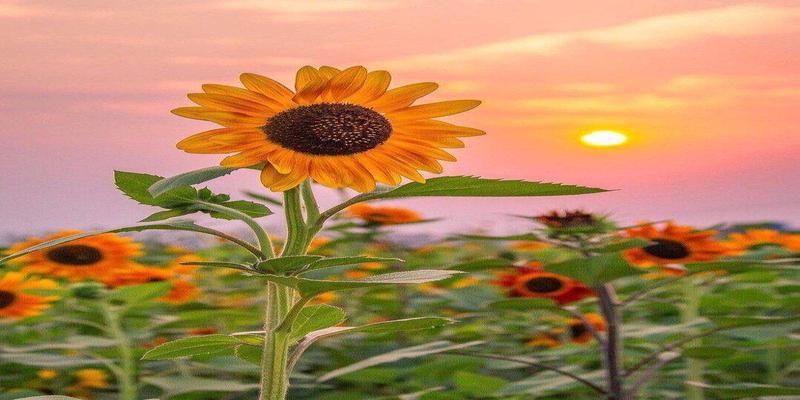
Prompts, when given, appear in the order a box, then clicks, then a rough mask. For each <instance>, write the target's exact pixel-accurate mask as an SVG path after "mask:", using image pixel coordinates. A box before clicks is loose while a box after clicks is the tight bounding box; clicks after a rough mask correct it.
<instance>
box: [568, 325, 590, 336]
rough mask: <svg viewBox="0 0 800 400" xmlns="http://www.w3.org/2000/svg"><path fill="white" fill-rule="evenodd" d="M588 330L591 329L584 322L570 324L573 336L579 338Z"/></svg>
mask: <svg viewBox="0 0 800 400" xmlns="http://www.w3.org/2000/svg"><path fill="white" fill-rule="evenodd" d="M588 331H589V329H588V328H587V327H586V325H584V324H582V323H576V324H571V325H570V326H569V334H570V336H572V337H573V338H579V337H581V336H582V335H583V334H584V333H586V332H588Z"/></svg>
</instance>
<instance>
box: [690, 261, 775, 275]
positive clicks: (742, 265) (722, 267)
mask: <svg viewBox="0 0 800 400" xmlns="http://www.w3.org/2000/svg"><path fill="white" fill-rule="evenodd" d="M684 267H686V269H687V270H689V273H691V274H696V273H700V272H706V271H727V272H741V271H748V270H762V271H763V270H767V271H768V270H771V269H773V268H774V265H771V264H768V263H762V262H757V261H750V260H731V261H711V262H699V263H687V264H684Z"/></svg>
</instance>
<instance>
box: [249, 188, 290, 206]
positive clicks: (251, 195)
mask: <svg viewBox="0 0 800 400" xmlns="http://www.w3.org/2000/svg"><path fill="white" fill-rule="evenodd" d="M244 195H245V196H247V197H249V198H251V199H254V200H258V201H261V202H264V203H267V204H272V205H275V206H283V202H281V201H280V200H278V199H274V198H272V197H269V196H266V195H263V194H261V193H256V192H249V191H245V192H244Z"/></svg>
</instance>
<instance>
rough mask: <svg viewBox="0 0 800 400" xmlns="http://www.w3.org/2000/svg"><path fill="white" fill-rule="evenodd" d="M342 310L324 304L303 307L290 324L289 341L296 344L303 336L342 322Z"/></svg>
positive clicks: (343, 315) (343, 314) (343, 316)
mask: <svg viewBox="0 0 800 400" xmlns="http://www.w3.org/2000/svg"><path fill="white" fill-rule="evenodd" d="M345 318H346V315H345V313H344V310H342V309H341V308H339V307H333V306H329V305H326V304H316V305H312V306H307V307H304V308H303V309H302V310H301V311H300V314H298V316H297V319H296V320H295V321H294V324H292V331H291V335H290V336H289V340H290V341H292V342H296V341H298V340H300V339H302V338H303V336H305V335H307V334H309V333H311V332H314V331H316V330H319V329H325V328H330V327H332V326H336V325H339V324H341V323H342V322H344V320H345Z"/></svg>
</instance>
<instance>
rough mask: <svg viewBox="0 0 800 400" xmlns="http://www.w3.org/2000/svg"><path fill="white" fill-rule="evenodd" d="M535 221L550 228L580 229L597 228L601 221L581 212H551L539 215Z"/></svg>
mask: <svg viewBox="0 0 800 400" xmlns="http://www.w3.org/2000/svg"><path fill="white" fill-rule="evenodd" d="M533 219H534V220H536V221H537V222H539V223H540V224H542V225H544V226H547V227H549V228H578V227H588V226H595V225H597V224H598V223H600V219H598V218H597V217H596V216H594V215H592V214H588V213H585V212H583V211H581V210H574V211H570V210H565V211H563V212H559V211H551V212H550V213H549V214H543V215H537V216H535V217H533Z"/></svg>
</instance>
